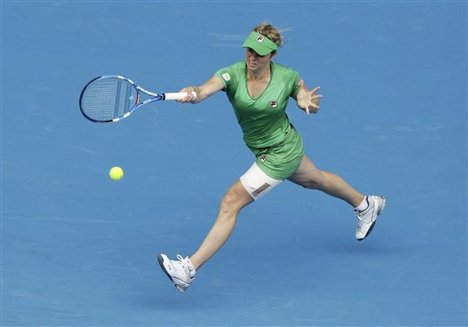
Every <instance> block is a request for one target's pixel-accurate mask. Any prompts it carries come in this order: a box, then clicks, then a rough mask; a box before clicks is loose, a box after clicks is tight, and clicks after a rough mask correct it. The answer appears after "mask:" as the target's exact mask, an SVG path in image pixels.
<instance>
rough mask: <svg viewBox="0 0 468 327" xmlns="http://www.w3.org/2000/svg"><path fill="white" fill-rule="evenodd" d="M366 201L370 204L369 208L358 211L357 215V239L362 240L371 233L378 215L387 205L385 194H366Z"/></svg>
mask: <svg viewBox="0 0 468 327" xmlns="http://www.w3.org/2000/svg"><path fill="white" fill-rule="evenodd" d="M366 201H367V203H368V204H369V205H368V206H367V209H365V210H363V211H356V217H357V219H358V227H357V229H356V239H357V240H358V241H362V240H363V239H365V238H366V237H367V235H369V234H370V232H371V231H372V229H373V228H374V225H375V222H376V220H377V217H378V216H379V215H380V214H381V213H382V210H383V209H384V207H385V198H384V197H383V196H377V195H369V196H366Z"/></svg>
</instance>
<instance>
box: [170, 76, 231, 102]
mask: <svg viewBox="0 0 468 327" xmlns="http://www.w3.org/2000/svg"><path fill="white" fill-rule="evenodd" d="M222 89H224V83H223V82H222V81H221V80H220V79H219V78H218V77H217V76H213V77H212V78H210V79H209V80H208V81H206V82H205V83H203V84H202V85H200V86H187V87H184V88H183V89H181V90H180V92H186V93H187V94H188V95H187V96H186V97H185V98H183V99H181V100H177V101H178V102H182V103H199V102H201V101H203V100H205V99H206V98H208V97H209V96H211V95H213V94H215V93H216V92H219V91H221V90H222ZM193 92H195V94H196V96H195V95H194V94H193Z"/></svg>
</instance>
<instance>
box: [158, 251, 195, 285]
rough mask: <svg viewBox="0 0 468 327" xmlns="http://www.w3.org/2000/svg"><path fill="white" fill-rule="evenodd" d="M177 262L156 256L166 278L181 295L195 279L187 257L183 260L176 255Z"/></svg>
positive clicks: (161, 255)
mask: <svg viewBox="0 0 468 327" xmlns="http://www.w3.org/2000/svg"><path fill="white" fill-rule="evenodd" d="M177 259H178V260H170V259H169V258H168V257H167V256H166V255H165V254H160V255H159V256H158V262H159V265H160V266H161V268H162V270H163V271H164V272H165V273H166V275H167V277H169V279H170V280H171V281H172V282H173V283H174V286H175V287H176V288H177V289H178V290H179V291H181V292H182V293H183V292H185V290H186V289H187V288H188V287H189V286H190V285H191V284H192V282H193V280H194V279H195V274H196V271H195V268H194V267H193V265H192V262H191V261H190V259H189V257H185V258H183V257H182V256H180V255H177Z"/></svg>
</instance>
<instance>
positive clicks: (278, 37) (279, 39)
mask: <svg viewBox="0 0 468 327" xmlns="http://www.w3.org/2000/svg"><path fill="white" fill-rule="evenodd" d="M253 30H254V32H257V33H260V34H262V35H263V36H266V37H267V38H269V39H270V40H272V41H273V42H274V43H275V44H276V45H277V46H278V47H280V46H282V45H283V43H284V38H283V35H282V34H281V32H282V31H281V30H279V29H277V28H276V27H274V26H273V25H271V24H270V23H268V22H263V23H261V24H260V25H257V26H256V27H254V29H253Z"/></svg>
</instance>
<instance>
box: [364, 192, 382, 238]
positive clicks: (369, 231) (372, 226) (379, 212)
mask: <svg viewBox="0 0 468 327" xmlns="http://www.w3.org/2000/svg"><path fill="white" fill-rule="evenodd" d="M382 200H383V204H382V207H381V208H380V209H379V211H377V217H379V216H380V214H381V213H382V212H383V209H384V208H385V203H386V201H385V198H384V197H382ZM377 217H375V220H374V222H373V223H372V225H371V226H370V227H369V230H368V231H367V233H366V235H364V237H363V238H358V239H357V240H358V241H362V240H364V239H365V238H366V237H367V236H368V235H369V234H370V233H371V232H372V230H373V229H374V226H375V223H376V222H377Z"/></svg>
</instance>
